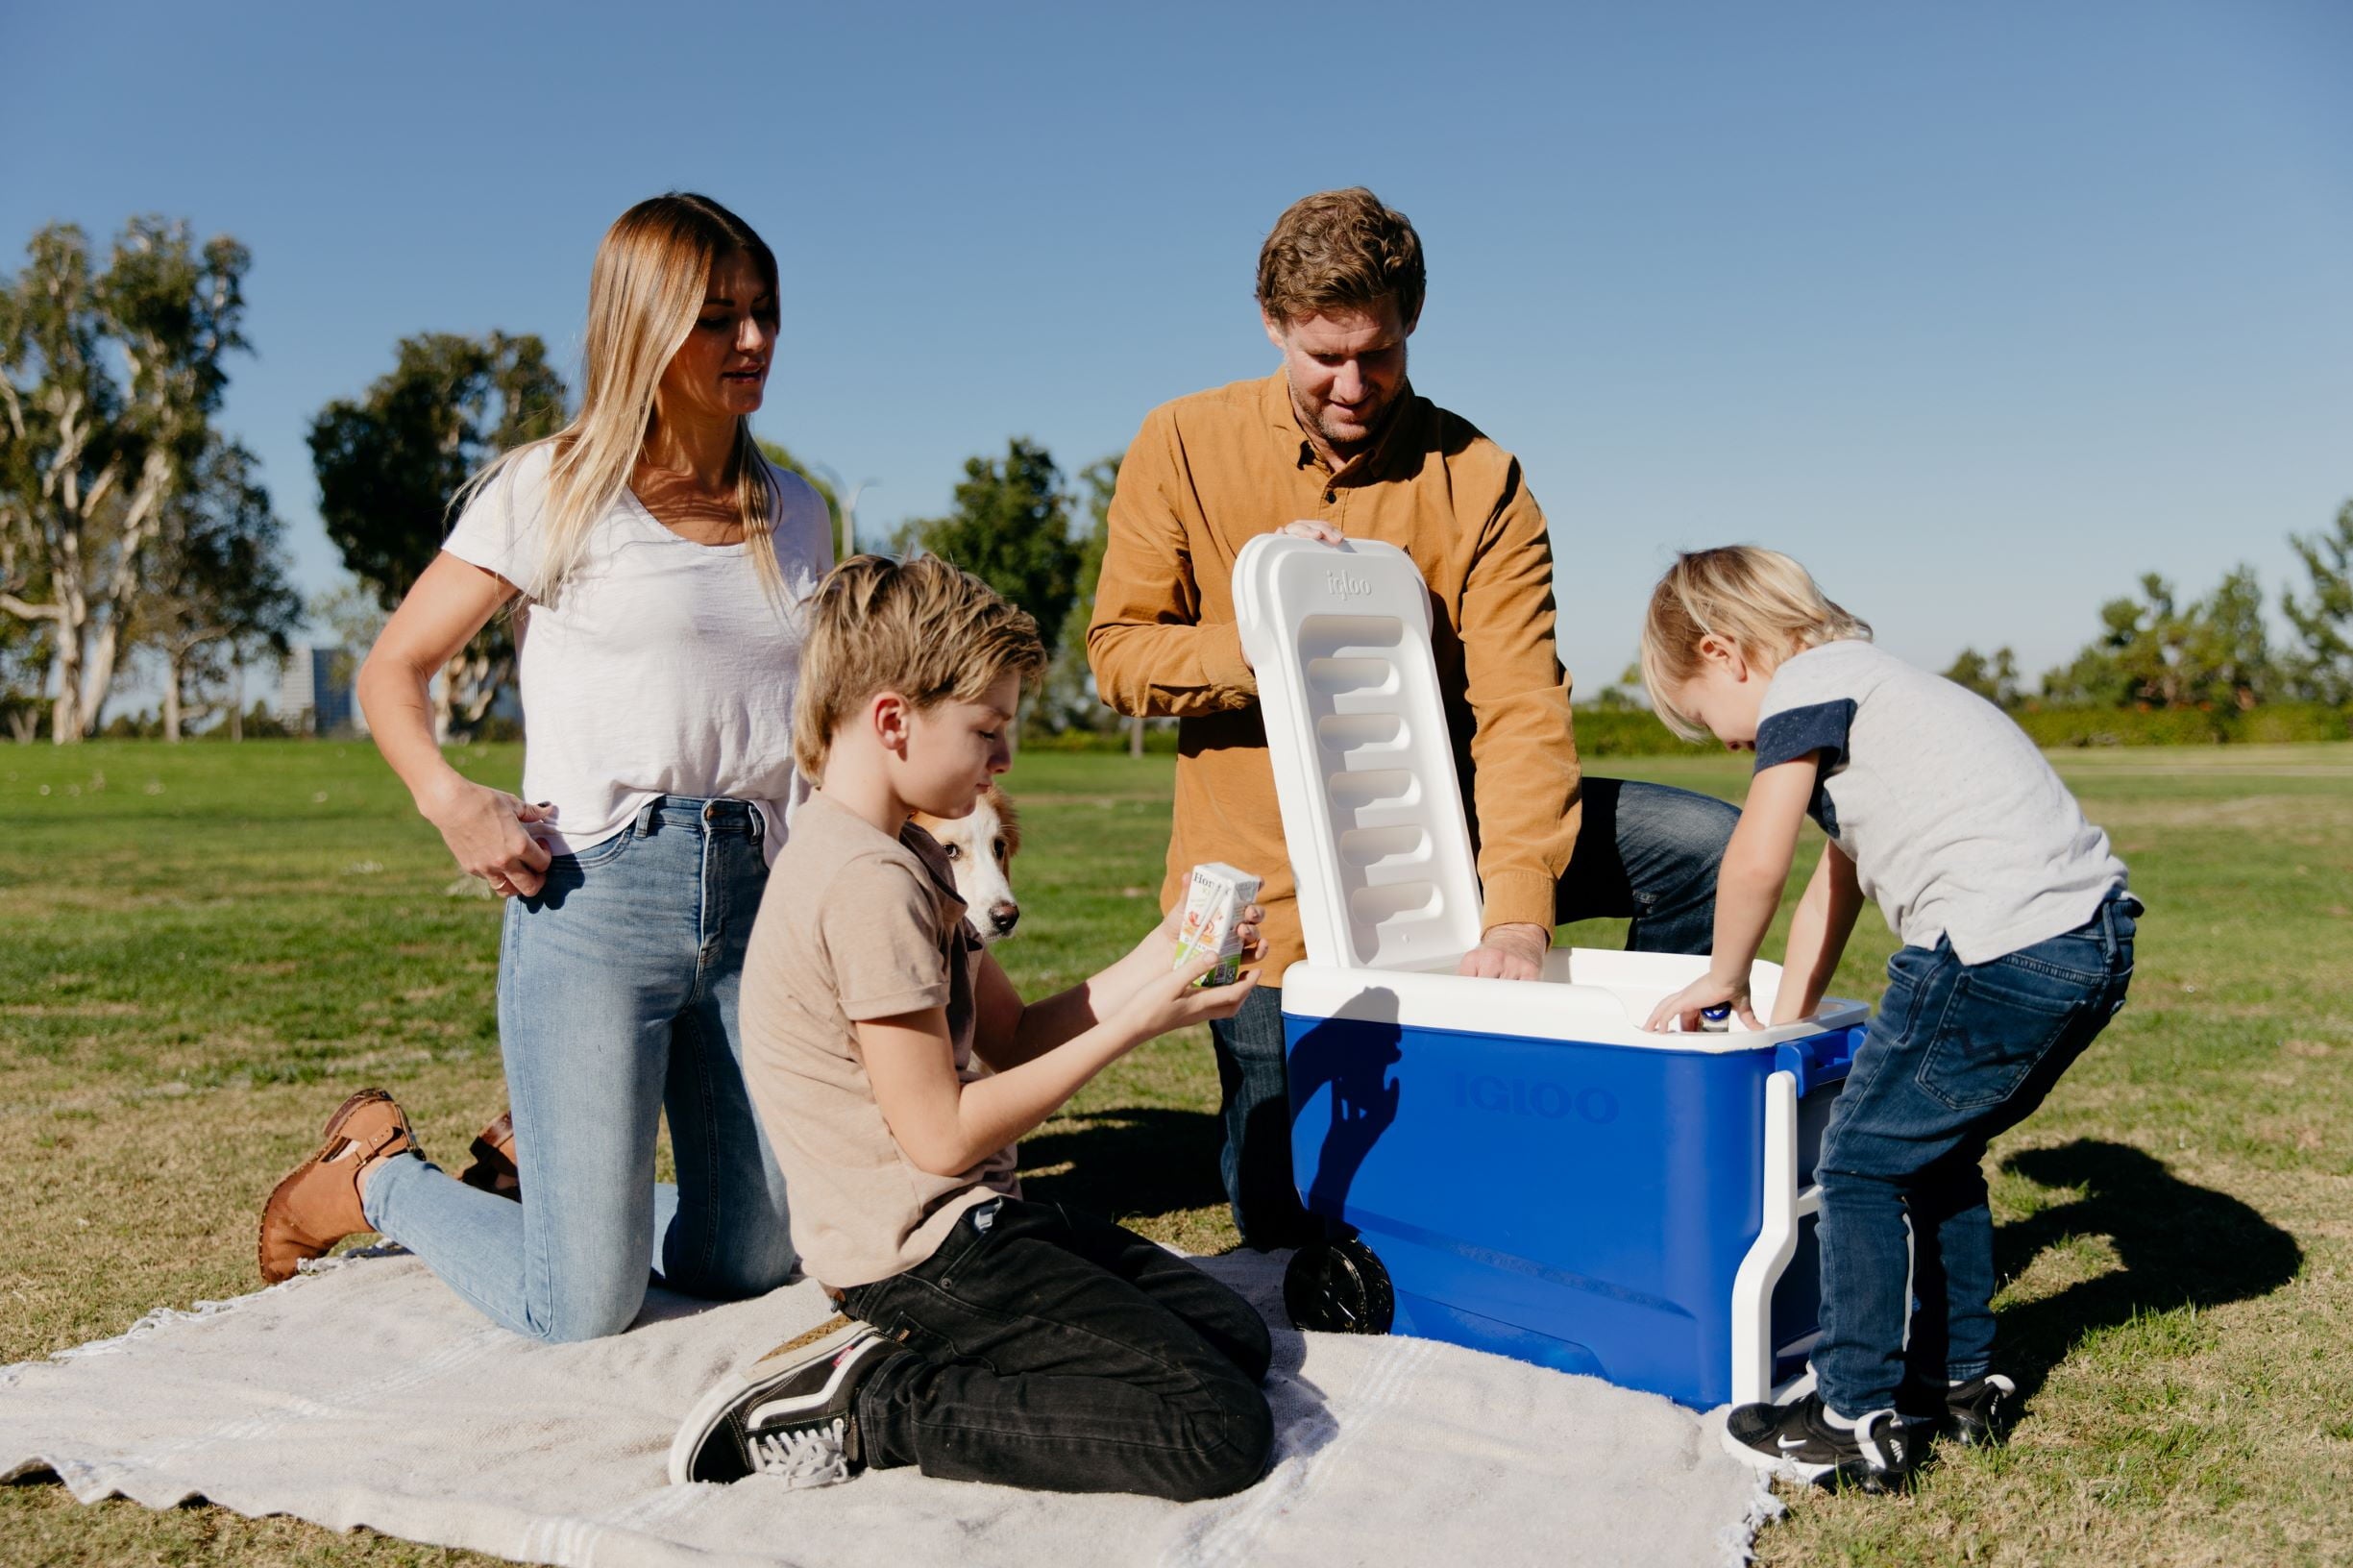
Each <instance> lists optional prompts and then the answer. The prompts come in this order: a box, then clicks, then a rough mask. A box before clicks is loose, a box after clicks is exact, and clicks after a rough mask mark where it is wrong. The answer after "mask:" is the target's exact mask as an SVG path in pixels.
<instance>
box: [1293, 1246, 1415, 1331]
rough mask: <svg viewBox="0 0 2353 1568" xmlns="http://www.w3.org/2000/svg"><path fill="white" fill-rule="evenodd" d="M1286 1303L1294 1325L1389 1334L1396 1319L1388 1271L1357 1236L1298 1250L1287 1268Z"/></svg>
mask: <svg viewBox="0 0 2353 1568" xmlns="http://www.w3.org/2000/svg"><path fill="white" fill-rule="evenodd" d="M1283 1306H1284V1310H1285V1311H1288V1312H1289V1313H1290V1316H1291V1326H1292V1327H1293V1328H1299V1329H1316V1330H1320V1331H1322V1332H1323V1333H1325V1334H1386V1333H1388V1332H1389V1327H1390V1325H1391V1324H1393V1323H1394V1322H1396V1320H1397V1297H1396V1294H1395V1292H1394V1291H1392V1290H1391V1289H1390V1287H1389V1271H1388V1270H1387V1269H1386V1268H1384V1267H1383V1266H1382V1264H1381V1260H1380V1259H1379V1258H1377V1257H1375V1256H1374V1255H1373V1249H1372V1248H1370V1247H1368V1246H1366V1245H1365V1244H1364V1243H1363V1242H1362V1241H1360V1240H1358V1239H1357V1238H1356V1237H1353V1236H1352V1237H1343V1238H1341V1239H1340V1240H1337V1241H1311V1242H1310V1243H1309V1244H1308V1245H1306V1246H1304V1247H1301V1248H1300V1249H1299V1250H1298V1251H1297V1252H1296V1253H1294V1254H1293V1255H1292V1257H1291V1262H1290V1266H1289V1267H1288V1268H1287V1269H1285V1270H1284V1271H1283Z"/></svg>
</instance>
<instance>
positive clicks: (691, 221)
mask: <svg viewBox="0 0 2353 1568" xmlns="http://www.w3.org/2000/svg"><path fill="white" fill-rule="evenodd" d="M736 252H741V253H742V254H744V255H745V256H747V257H750V258H751V260H752V262H753V263H754V264H755V265H757V266H758V267H759V269H760V276H761V278H762V280H763V281H764V282H766V283H767V284H768V289H769V292H770V294H771V295H774V294H775V293H776V289H777V283H776V257H775V253H774V252H772V251H771V250H770V249H769V248H768V244H767V242H766V241H764V240H762V239H761V238H760V236H759V235H758V234H757V233H753V232H752V228H751V225H749V224H748V223H746V222H745V221H744V220H743V219H742V218H739V217H737V216H736V215H735V214H734V213H732V212H730V211H728V210H727V209H726V208H723V207H722V206H720V205H719V204H718V203H717V202H715V201H713V200H711V199H710V198H709V197H708V196H697V195H695V194H693V193H692V192H688V191H672V192H671V193H670V194H668V195H666V196H655V197H653V198H651V199H650V200H648V201H643V202H640V203H638V204H637V205H636V206H635V207H632V208H629V209H628V210H627V211H626V212H624V213H623V214H622V215H621V216H620V217H618V218H616V219H614V220H613V226H612V227H611V228H610V229H607V230H606V231H605V232H604V239H603V242H602V243H601V244H600V245H599V246H598V247H597V260H596V265H595V266H594V267H593V268H592V269H591V270H590V272H589V275H588V334H587V341H586V346H585V348H584V350H583V354H582V358H583V361H584V363H583V366H582V371H583V375H582V384H581V390H580V411H579V412H578V413H577V414H576V415H574V416H573V420H572V423H571V424H569V425H567V426H565V427H564V428H563V429H560V430H558V431H556V432H555V433H554V434H553V435H551V436H547V437H545V438H544V439H542V440H538V441H532V442H527V443H526V444H525V445H523V446H520V447H517V448H515V449H514V450H513V451H512V452H508V453H503V454H502V455H501V456H500V457H499V458H498V459H497V460H496V461H494V462H492V463H490V464H488V465H487V466H485V467H484V468H483V469H482V471H481V472H480V473H479V474H477V475H476V476H475V477H474V478H472V479H470V480H468V481H467V483H466V486H465V488H464V489H463V490H461V491H459V493H458V503H459V504H460V505H462V504H463V502H464V501H465V500H466V498H467V497H468V496H470V495H472V494H473V493H475V492H476V491H478V490H479V489H480V488H481V487H483V486H484V485H486V484H488V483H489V482H490V480H491V478H493V477H494V476H495V475H497V474H498V473H500V472H501V471H502V470H503V469H505V468H506V466H507V465H508V464H510V463H513V462H516V461H517V460H519V459H521V458H522V457H523V456H524V455H525V454H526V453H530V452H532V451H534V450H537V449H539V448H543V447H544V448H546V449H547V451H548V453H549V454H550V457H549V464H548V489H547V506H546V511H545V513H544V514H543V518H542V531H541V542H540V551H539V563H538V570H537V572H536V573H535V575H534V576H532V578H531V580H530V581H529V582H527V583H524V584H520V585H519V586H520V587H522V589H523V592H524V597H525V599H527V600H532V601H535V602H546V601H547V600H550V599H551V598H552V597H553V596H554V595H555V594H556V593H557V592H558V591H559V590H560V589H561V588H562V587H563V583H564V579H565V578H566V577H568V576H571V574H572V572H573V570H574V569H575V568H576V567H577V566H578V565H579V564H580V559H581V556H582V555H583V553H584V552H585V551H586V550H587V547H588V535H589V531H590V530H591V529H592V528H593V527H595V526H596V522H597V519H599V518H600V517H602V516H603V515H604V513H605V512H606V510H607V509H609V508H610V507H611V506H612V504H613V502H615V501H616V500H617V499H619V497H620V495H621V492H622V490H623V489H624V488H625V486H626V485H627V484H628V482H629V475H630V473H631V471H632V470H634V469H635V467H636V466H637V457H638V453H640V452H641V451H643V450H644V448H645V444H646V437H647V436H648V435H649V434H650V432H651V430H652V428H653V394H654V389H655V388H656V387H657V386H658V385H659V384H660V382H661V380H662V372H663V371H664V370H665V369H667V368H668V367H669V364H670V360H671V356H672V355H674V354H676V353H677V352H678V347H679V345H680V344H682V343H684V342H685V341H686V337H687V334H688V333H689V332H691V331H694V330H695V321H696V318H697V317H698V316H699V315H700V314H701V312H702V301H703V296H704V291H705V290H706V289H707V288H708V287H709V285H710V281H711V268H712V267H713V265H715V264H716V263H717V262H718V261H719V260H720V259H721V258H722V257H726V256H728V255H730V254H733V253H736ZM732 466H733V469H734V473H735V498H736V504H737V506H738V508H739V509H740V511H741V512H742V515H743V523H744V540H745V543H746V544H747V545H748V546H749V553H750V555H751V561H752V568H753V570H754V571H756V572H757V573H758V574H759V576H760V582H761V585H762V586H763V587H764V588H766V589H767V590H768V593H769V596H770V597H771V598H772V599H780V598H781V596H782V594H783V583H784V578H783V574H782V573H781V572H780V571H779V570H778V569H777V566H776V544H775V539H774V536H773V535H774V526H775V502H776V498H775V495H774V493H773V488H772V481H771V480H770V478H769V472H768V462H767V459H765V458H764V457H762V456H761V455H760V449H759V446H758V444H757V443H756V442H754V441H753V440H752V437H751V422H750V421H749V420H748V419H739V420H737V421H736V426H735V453H734V457H733V460H732Z"/></svg>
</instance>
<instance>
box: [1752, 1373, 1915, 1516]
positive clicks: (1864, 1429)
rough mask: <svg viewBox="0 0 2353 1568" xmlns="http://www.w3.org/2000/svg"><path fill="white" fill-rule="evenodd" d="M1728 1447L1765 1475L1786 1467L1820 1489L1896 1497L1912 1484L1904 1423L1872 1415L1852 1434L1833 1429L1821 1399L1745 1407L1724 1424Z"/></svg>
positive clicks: (1882, 1413) (1891, 1414)
mask: <svg viewBox="0 0 2353 1568" xmlns="http://www.w3.org/2000/svg"><path fill="white" fill-rule="evenodd" d="M1724 1446H1725V1447H1726V1448H1727V1449H1728V1450H1729V1451H1730V1452H1731V1455H1732V1457H1733V1458H1736V1459H1739V1460H1741V1461H1742V1462H1743V1463H1746V1464H1752V1465H1755V1466H1756V1467H1757V1468H1758V1469H1760V1470H1777V1469H1780V1468H1782V1467H1784V1466H1786V1467H1787V1468H1789V1469H1791V1470H1794V1471H1796V1472H1797V1473H1798V1474H1799V1475H1800V1476H1801V1477H1802V1478H1803V1479H1804V1480H1806V1481H1810V1482H1814V1483H1815V1484H1816V1485H1818V1486H1832V1485H1848V1486H1859V1487H1861V1488H1862V1489H1863V1490H1864V1491H1867V1492H1892V1491H1898V1490H1900V1489H1901V1488H1902V1487H1903V1486H1905V1485H1906V1484H1908V1483H1909V1482H1910V1480H1911V1475H1912V1445H1911V1440H1910V1438H1909V1436H1908V1434H1907V1433H1905V1431H1904V1425H1903V1418H1902V1417H1901V1416H1900V1415H1898V1414H1897V1413H1896V1412H1895V1411H1894V1410H1892V1409H1887V1410H1873V1411H1871V1412H1869V1413H1868V1414H1866V1415H1865V1416H1863V1418H1862V1419H1861V1420H1859V1421H1857V1422H1855V1424H1854V1426H1853V1428H1852V1429H1851V1430H1841V1429H1839V1428H1837V1427H1833V1426H1831V1425H1830V1423H1829V1421H1828V1419H1827V1418H1826V1412H1825V1411H1824V1409H1823V1408H1822V1396H1821V1395H1820V1394H1808V1395H1806V1396H1805V1397H1804V1398H1803V1399H1802V1400H1799V1401H1798V1402H1797V1403H1796V1404H1794V1405H1740V1406H1736V1407H1734V1408H1733V1409H1732V1412H1731V1414H1730V1415H1729V1416H1728V1417H1727V1418H1726V1420H1725V1423H1724Z"/></svg>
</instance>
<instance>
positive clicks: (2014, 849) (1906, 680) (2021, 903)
mask: <svg viewBox="0 0 2353 1568" xmlns="http://www.w3.org/2000/svg"><path fill="white" fill-rule="evenodd" d="M1817 751H1818V752H1821V753H1822V754H1823V755H1822V764H1821V767H1822V772H1821V780H1820V783H1819V784H1818V785H1817V787H1816V789H1815V792H1814V798H1813V802H1812V804H1811V806H1810V807H1809V814H1810V815H1811V816H1812V817H1813V819H1814V821H1816V822H1817V823H1818V824H1820V826H1821V828H1822V830H1823V831H1824V832H1826V833H1827V834H1828V835H1829V836H1830V838H1831V839H1832V840H1833V841H1834V842H1835V843H1836V844H1837V845H1838V846H1839V848H1840V849H1842V850H1844V851H1845V852H1846V854H1847V857H1848V858H1849V859H1851V860H1852V861H1853V862H1854V871H1855V878H1856V880H1857V881H1858V882H1859V883H1860V884H1861V886H1862V889H1863V892H1864V893H1865V894H1867V895H1869V896H1870V897H1871V898H1872V899H1874V900H1875V901H1876V902H1877V903H1878V905H1879V908H1880V910H1881V911H1882V912H1883V913H1884V914H1885V915H1886V916H1887V923H1888V926H1889V928H1890V929H1891V930H1893V931H1894V932H1895V933H1896V934H1897V935H1898V936H1899V937H1900V938H1902V940H1903V942H1904V943H1905V944H1906V945H1908V946H1913V947H1934V946H1935V945H1936V943H1937V939H1938V938H1940V937H1949V938H1950V939H1951V941H1952V950H1953V952H1954V954H1955V955H1956V956H1958V957H1959V959H1960V960H1961V962H1962V963H1964V964H1983V963H1987V962H1989V961H1991V960H1993V959H1997V958H2000V957H2002V956H2004V955H2005V954H2009V953H2014V952H2017V951H2018V950H2019V949H2020V948H2022V947H2030V946H2032V945H2033V944H2034V943H2038V942H2045V941H2047V940H2048V939H2050V938H2052V937H2055V936H2059V935H2061V934H2063V933H2065V932H2069V931H2072V930H2074V929H2075V928H2076V927H2077V926H2079V925H2081V924H2083V923H2084V921H2086V920H2088V919H2091V918H2092V917H2093V916H2094V915H2095V914H2096V913H2097V912H2098V910H2099V906H2100V904H2101V902H2102V901H2103V900H2105V899H2106V897H2107V896H2108V894H2109V891H2110V890H2111V889H2115V888H2120V887H2122V886H2123V885H2124V863H2123V862H2122V861H2120V860H2119V859H2117V858H2116V856H2115V854H2114V853H2113V852H2111V851H2110V849H2109V847H2108V835H2107V834H2106V833H2104V832H2102V831H2101V830H2100V829H2099V828H2097V827H2095V826H2094V825H2092V824H2091V823H2090V822H2088V821H2084V816H2083V808H2082V807H2080V806H2078V805H2077V804H2076V803H2075V797H2074V796H2072V795H2071V794H2069V793H2068V789H2067V786H2066V785H2065V784H2063V783H2061V782H2060V781H2059V775H2058V774H2057V773H2056V772H2052V771H2051V766H2050V764H2049V762H2048V761H2047V760H2046V759H2045V758H2044V756H2043V753H2042V752H2041V751H2039V750H2038V749H2036V747H2035V745H2034V743H2033V742H2032V741H2030V740H2028V739H2027V738H2026V735H2025V732H2024V731H2022V730H2021V729H2020V728H2019V727H2018V725H2016V724H2015V723H2011V722H2010V719H2009V717H2008V716H2007V715H2006V714H2004V713H2003V712H2002V711H2001V710H2000V709H1999V708H1997V707H1995V706H1994V705H1993V704H1992V703H1991V702H1988V701H1987V700H1985V698H1981V697H1979V696H1977V694H1976V693H1974V692H1971V691H1967V690H1965V689H1963V688H1962V687H1959V686H1956V685H1954V684H1953V683H1952V682H1951V681H1949V680H1946V679H1944V678H1943V677H1942V676H1938V675H1932V674H1928V673H1927V672H1926V671H1924V670H1917V669H1914V668H1913V667H1912V666H1911V665H1908V664H1906V663H1904V662H1903V661H1902V660H1901V659H1899V658H1897V657H1896V656H1895V655H1893V654H1891V653H1883V652H1881V651H1880V650H1879V649H1876V648H1875V647H1873V646H1872V645H1871V644H1869V643H1866V642H1858V641H1846V642H1835V643H1826V644H1824V645H1823V646H1822V647H1820V648H1813V649H1806V650H1805V651H1804V652H1802V653H1799V654H1797V655H1795V656H1794V657H1792V658H1790V659H1788V660H1787V661H1786V662H1784V663H1783V664H1782V665H1781V666H1780V667H1779V668H1778V669H1777V670H1776V671H1774V673H1773V679H1772V682H1771V684H1770V685H1768V686H1767V687H1766V689H1765V699H1764V702H1763V704H1762V705H1761V706H1760V707H1759V709H1758V712H1757V723H1756V767H1757V770H1758V771H1759V772H1762V771H1763V770H1765V769H1767V768H1772V767H1776V766H1777V765H1779V764H1781V763H1784V762H1790V761H1794V760H1795V759H1797V758H1799V757H1802V756H1806V755H1809V754H1811V753H1813V752H1817Z"/></svg>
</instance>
